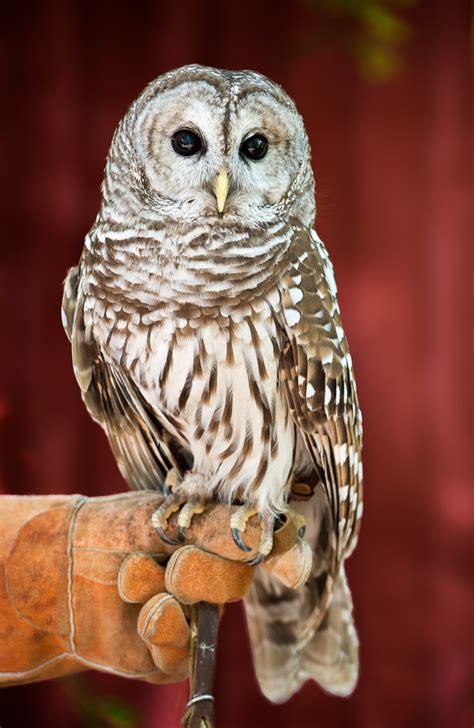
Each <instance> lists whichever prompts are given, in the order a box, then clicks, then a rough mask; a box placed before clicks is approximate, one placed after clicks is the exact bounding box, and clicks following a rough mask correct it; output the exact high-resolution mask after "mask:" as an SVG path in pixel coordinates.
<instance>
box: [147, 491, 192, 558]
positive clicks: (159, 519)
mask: <svg viewBox="0 0 474 728" xmlns="http://www.w3.org/2000/svg"><path fill="white" fill-rule="evenodd" d="M185 502H186V496H185V495H184V493H179V491H178V492H176V493H171V495H168V496H167V497H166V498H165V500H164V501H163V503H162V504H161V506H160V507H159V508H158V509H157V510H156V511H155V512H154V513H153V515H152V517H151V522H152V524H153V526H154V528H155V529H156V532H157V534H158V536H159V537H160V538H161V539H163V541H164V542H165V543H169V544H171V545H172V546H176V545H177V544H179V543H181V541H182V538H181V535H180V533H179V532H178V536H177V540H176V539H173V538H171V536H167V535H166V533H165V529H166V528H167V526H168V520H169V517H170V516H171V515H172V514H173V513H175V512H176V511H177V510H178V509H179V507H180V506H181V505H182V504H183V503H185Z"/></svg>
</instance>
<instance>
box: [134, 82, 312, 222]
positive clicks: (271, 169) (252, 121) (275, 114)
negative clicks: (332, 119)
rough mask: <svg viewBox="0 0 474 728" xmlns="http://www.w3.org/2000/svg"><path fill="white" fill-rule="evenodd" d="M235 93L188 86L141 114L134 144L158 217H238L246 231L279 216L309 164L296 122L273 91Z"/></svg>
mask: <svg viewBox="0 0 474 728" xmlns="http://www.w3.org/2000/svg"><path fill="white" fill-rule="evenodd" d="M233 93H234V96H232V92H231V91H230V90H229V87H228V86H226V85H225V86H216V85H213V84H211V83H210V82H208V81H206V80H201V79H199V80H194V81H192V82H191V81H186V82H183V83H181V84H179V85H177V86H175V87H172V88H169V89H163V90H162V91H160V92H159V93H158V94H157V95H156V96H154V97H153V98H152V99H151V101H150V103H149V104H148V105H147V106H146V107H145V108H144V109H143V113H142V114H141V115H140V117H139V118H138V120H137V125H136V129H135V138H134V143H135V146H136V150H137V153H138V154H137V156H138V158H139V159H140V160H141V163H142V169H143V172H144V177H145V178H146V179H147V181H148V183H149V188H150V189H151V190H152V191H153V198H149V199H153V200H154V202H153V205H154V206H156V210H157V213H159V214H167V215H169V216H170V217H172V218H173V219H174V220H179V221H181V222H187V221H188V222H190V223H191V222H193V223H195V222H196V221H197V220H199V219H203V218H205V219H212V218H217V220H216V224H219V223H218V220H219V219H221V220H225V221H229V222H232V219H236V218H238V219H239V220H242V219H243V220H244V221H245V223H246V224H248V225H250V226H259V225H261V224H262V223H265V222H271V221H272V220H275V219H276V218H277V217H278V216H281V215H282V214H283V212H284V209H285V204H286V202H285V201H286V198H287V196H288V193H289V191H290V190H291V189H292V185H293V186H294V180H295V179H296V178H297V177H298V174H299V171H300V169H301V167H302V165H303V164H306V162H307V159H308V147H307V139H306V134H305V131H304V127H303V123H302V121H301V117H300V116H299V115H298V113H297V112H296V110H295V109H294V107H293V106H292V104H291V102H289V101H288V100H285V99H284V98H283V99H281V98H279V97H278V95H277V94H276V93H273V92H272V91H271V90H269V91H265V90H262V89H261V88H255V89H252V88H250V89H247V90H246V93H243V94H242V96H241V97H239V96H238V94H237V96H236V95H235V92H233ZM291 204H293V203H292V202H291V201H290V202H289V203H288V204H287V205H286V209H288V210H289V209H290V207H291Z"/></svg>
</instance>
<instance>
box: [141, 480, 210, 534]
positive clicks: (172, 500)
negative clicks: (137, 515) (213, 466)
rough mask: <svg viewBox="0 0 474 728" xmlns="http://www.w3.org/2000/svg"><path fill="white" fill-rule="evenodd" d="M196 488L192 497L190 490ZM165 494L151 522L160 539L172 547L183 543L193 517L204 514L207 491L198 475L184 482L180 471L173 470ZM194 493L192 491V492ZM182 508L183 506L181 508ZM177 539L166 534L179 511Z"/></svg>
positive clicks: (165, 484) (165, 485)
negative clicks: (172, 518) (172, 516)
mask: <svg viewBox="0 0 474 728" xmlns="http://www.w3.org/2000/svg"><path fill="white" fill-rule="evenodd" d="M191 488H195V489H196V490H197V492H195V493H193V495H190V489H191ZM163 492H164V493H165V495H166V498H165V500H164V501H163V503H162V504H161V506H160V507H159V508H158V509H157V510H156V511H155V512H154V513H153V515H152V517H151V521H152V523H153V526H154V527H155V529H156V532H157V533H158V535H159V537H160V538H161V539H162V540H163V541H164V542H165V543H169V544H171V545H172V546H177V545H179V544H180V543H183V541H184V538H185V532H186V529H187V528H189V526H190V524H191V521H192V519H193V516H194V515H196V514H197V513H202V512H203V511H204V508H205V505H206V497H205V489H204V488H203V487H202V484H201V480H200V478H199V476H197V475H196V474H188V475H187V476H185V479H184V481H183V480H182V479H181V476H180V474H179V473H178V471H177V470H176V469H175V468H173V469H172V470H170V471H169V473H168V475H167V476H166V479H165V482H164V484H163ZM191 492H192V491H191ZM181 506H183V507H182V508H181ZM180 508H181V511H180V513H179V515H178V521H177V527H178V528H177V533H176V538H171V536H168V535H167V534H166V533H165V529H167V527H168V520H169V518H170V516H171V515H172V514H173V513H175V512H176V511H178V510H179V509H180Z"/></svg>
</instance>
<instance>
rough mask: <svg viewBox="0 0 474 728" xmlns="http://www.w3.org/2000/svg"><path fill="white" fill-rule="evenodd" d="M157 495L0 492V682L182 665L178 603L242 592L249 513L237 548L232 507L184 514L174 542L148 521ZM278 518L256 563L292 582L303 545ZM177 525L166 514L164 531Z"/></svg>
mask: <svg viewBox="0 0 474 728" xmlns="http://www.w3.org/2000/svg"><path fill="white" fill-rule="evenodd" d="M162 500H163V497H162V496H161V495H159V494H156V493H153V492H149V491H145V492H136V493H121V494H118V495H114V496H107V497H102V498H85V497H83V496H78V495H73V496H0V685H13V684H20V683H26V682H32V681H36V680H44V679H47V678H53V677H58V676H61V675H66V674H70V673H73V672H78V671H80V670H84V669H88V668H95V669H98V670H104V671H106V672H112V673H115V674H117V675H121V676H124V677H132V678H137V679H143V680H147V681H150V682H154V683H161V682H175V681H178V680H182V679H184V678H185V677H186V676H187V673H188V657H189V646H190V628H189V624H188V621H187V612H188V608H187V607H186V606H184V607H183V606H182V605H189V604H193V603H195V602H198V601H207V602H212V603H214V604H225V602H228V601H233V600H237V599H241V598H242V597H243V596H245V594H246V593H247V591H248V589H249V588H250V585H251V582H252V577H253V573H254V568H256V567H252V566H250V565H248V564H247V563H245V562H244V559H251V558H252V555H254V554H255V553H256V552H257V546H258V543H259V538H260V528H259V525H258V519H257V518H255V517H254V518H253V519H251V520H250V521H249V522H248V524H247V528H246V531H245V539H246V542H247V544H248V545H249V546H251V547H252V550H251V551H250V552H249V553H247V554H244V553H243V552H242V551H241V550H240V549H238V548H237V547H236V546H235V544H234V542H233V539H232V537H231V534H230V528H229V517H230V515H231V513H232V511H233V510H234V509H232V508H231V509H229V508H228V507H227V506H225V505H218V504H216V505H211V506H209V507H208V508H207V509H206V511H205V512H204V513H203V514H201V515H199V516H195V517H194V518H193V520H192V523H191V526H190V527H189V528H188V529H187V531H186V539H185V545H184V546H173V545H170V544H168V543H164V542H163V541H162V540H161V539H160V537H159V536H158V534H157V533H156V531H155V529H154V528H153V526H152V524H151V515H152V513H153V512H154V511H155V510H156V509H157V508H158V507H159V505H160V504H161V502H162ZM298 525H299V524H298V522H297V521H293V520H292V518H291V517H289V518H288V519H287V520H286V522H285V523H284V525H283V526H282V527H281V528H280V529H279V530H277V531H276V532H275V539H274V548H273V551H272V553H271V554H270V557H269V558H267V560H266V561H265V562H264V564H263V565H261V566H260V567H257V568H262V566H263V568H266V569H267V570H269V571H271V573H272V574H273V575H274V576H276V577H277V578H279V579H280V580H281V581H282V582H283V583H284V584H285V585H287V586H290V587H295V588H297V587H298V586H300V585H302V584H303V583H304V582H305V581H306V579H307V578H308V576H309V573H310V570H311V550H310V548H309V546H308V544H307V543H306V542H305V541H303V540H302V539H301V538H299V537H298ZM176 530H177V526H176V516H174V517H172V518H171V519H170V535H175V534H176Z"/></svg>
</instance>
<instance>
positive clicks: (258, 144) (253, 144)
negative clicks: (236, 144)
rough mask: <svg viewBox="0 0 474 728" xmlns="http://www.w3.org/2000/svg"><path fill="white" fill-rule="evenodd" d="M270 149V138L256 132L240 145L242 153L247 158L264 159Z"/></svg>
mask: <svg viewBox="0 0 474 728" xmlns="http://www.w3.org/2000/svg"><path fill="white" fill-rule="evenodd" d="M267 150H268V139H267V137H265V136H263V134H254V135H253V136H251V137H249V138H248V139H245V140H244V141H243V142H242V144H241V145H240V150H239V151H240V153H241V154H243V155H244V157H247V159H252V160H257V159H263V157H264V156H265V154H266V153H267Z"/></svg>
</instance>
